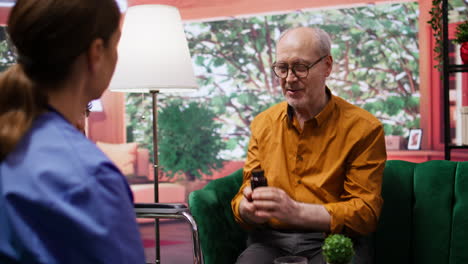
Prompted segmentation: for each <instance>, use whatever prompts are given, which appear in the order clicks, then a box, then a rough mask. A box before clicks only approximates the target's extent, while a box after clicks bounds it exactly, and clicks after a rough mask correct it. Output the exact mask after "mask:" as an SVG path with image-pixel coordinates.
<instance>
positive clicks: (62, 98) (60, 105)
mask: <svg viewBox="0 0 468 264" xmlns="http://www.w3.org/2000/svg"><path fill="white" fill-rule="evenodd" d="M89 101H90V100H89V99H88V98H84V95H83V93H82V91H81V89H79V88H77V86H76V85H73V86H65V87H61V88H60V90H59V91H56V92H52V93H49V94H48V103H49V105H50V106H52V107H53V108H54V109H55V110H56V111H58V112H59V113H60V114H62V115H63V117H64V118H65V119H66V120H67V121H68V122H70V123H71V124H75V123H76V120H78V119H79V118H81V116H82V115H83V111H84V109H86V106H87V104H88V102H89Z"/></svg>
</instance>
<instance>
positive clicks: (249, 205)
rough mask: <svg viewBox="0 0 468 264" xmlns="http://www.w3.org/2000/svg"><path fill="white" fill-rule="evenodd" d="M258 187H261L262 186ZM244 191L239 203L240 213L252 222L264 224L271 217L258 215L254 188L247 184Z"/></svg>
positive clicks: (243, 217) (247, 220)
mask: <svg viewBox="0 0 468 264" xmlns="http://www.w3.org/2000/svg"><path fill="white" fill-rule="evenodd" d="M258 189H260V187H259V188H258ZM256 190H257V189H256ZM242 192H243V194H244V198H242V200H241V202H240V204H239V213H240V215H241V217H242V219H244V220H245V221H246V222H247V223H250V224H263V223H265V222H267V221H268V219H269V218H268V217H258V216H256V208H255V205H254V203H253V200H252V193H253V192H252V188H251V187H250V186H247V187H245V188H244V190H243V191H242Z"/></svg>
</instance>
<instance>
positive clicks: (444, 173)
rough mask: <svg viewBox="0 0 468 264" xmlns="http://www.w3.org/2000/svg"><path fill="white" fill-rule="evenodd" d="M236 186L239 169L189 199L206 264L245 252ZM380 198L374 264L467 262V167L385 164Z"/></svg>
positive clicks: (465, 164) (462, 164) (466, 164)
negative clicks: (236, 218)
mask: <svg viewBox="0 0 468 264" xmlns="http://www.w3.org/2000/svg"><path fill="white" fill-rule="evenodd" d="M241 184H242V170H239V171H236V172H235V173H233V174H231V175H229V176H227V177H224V178H221V179H218V180H215V181H212V182H210V183H209V184H208V185H207V186H206V187H205V188H203V189H202V190H198V191H195V192H192V193H191V194H190V198H189V205H190V209H191V211H192V214H193V216H194V218H195V220H196V221H197V223H198V226H199V232H200V241H201V244H202V250H203V254H204V257H205V263H206V264H212V263H234V262H235V259H236V257H237V256H238V255H239V254H240V252H241V251H242V250H243V249H244V248H245V241H246V232H245V231H244V230H242V229H241V228H240V227H239V226H238V225H237V224H236V223H235V221H234V218H233V215H232V211H231V206H230V203H231V199H232V198H233V197H234V195H235V194H236V193H237V190H238V189H239V187H240V185H241ZM382 196H383V198H384V206H383V208H382V213H381V216H380V219H379V224H378V227H377V231H376V232H375V233H374V234H372V235H371V240H372V241H373V246H372V248H373V249H374V256H375V261H374V263H377V264H387V263H388V264H390V263H392V264H395V263H398V264H417V263H421V264H423V263H424V264H428V263H437V264H442V263H443V264H467V263H468V246H467V245H468V162H452V161H428V162H424V163H419V164H417V163H410V162H406V161H398V160H391V161H387V164H386V167H385V171H384V177H383V185H382ZM356 264H358V263H356ZM359 264H361V263H359Z"/></svg>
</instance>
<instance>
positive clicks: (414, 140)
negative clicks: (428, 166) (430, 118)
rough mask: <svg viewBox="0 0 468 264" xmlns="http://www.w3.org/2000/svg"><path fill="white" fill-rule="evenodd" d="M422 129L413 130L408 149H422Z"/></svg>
mask: <svg viewBox="0 0 468 264" xmlns="http://www.w3.org/2000/svg"><path fill="white" fill-rule="evenodd" d="M421 139H422V129H420V128H418V129H411V130H410V133H409V137H408V149H410V150H418V149H421Z"/></svg>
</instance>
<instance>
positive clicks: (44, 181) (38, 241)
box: [0, 111, 145, 264]
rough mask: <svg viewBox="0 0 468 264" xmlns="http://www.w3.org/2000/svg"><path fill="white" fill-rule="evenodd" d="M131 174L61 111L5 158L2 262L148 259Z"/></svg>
mask: <svg viewBox="0 0 468 264" xmlns="http://www.w3.org/2000/svg"><path fill="white" fill-rule="evenodd" d="M132 200H133V197H132V193H131V191H130V188H129V186H128V183H127V181H126V180H125V178H124V176H123V175H122V174H121V173H120V171H119V170H118V169H117V168H116V166H115V165H114V164H113V163H112V162H111V161H110V160H109V159H108V158H107V157H106V156H105V155H104V154H103V153H102V152H101V151H100V150H99V149H98V148H97V147H96V146H95V144H94V143H92V142H91V141H89V140H88V139H87V138H86V137H85V136H84V135H83V134H82V133H80V132H79V131H78V130H77V129H75V127H73V126H72V125H71V124H70V123H69V122H67V121H66V120H65V119H64V118H63V117H62V116H61V115H60V114H58V113H57V112H55V111H51V112H47V113H44V114H42V115H40V116H39V117H38V118H37V119H36V120H35V121H34V123H33V125H32V128H31V129H30V130H29V132H28V133H27V134H25V136H24V137H23V138H22V140H21V141H20V143H19V144H18V145H17V146H16V149H15V150H14V151H13V152H11V153H10V154H9V155H8V156H7V158H6V159H5V160H3V161H1V163H0V263H2V264H3V263H47V264H54V263H67V264H69V263H80V264H84V263H93V264H96V263H113V264H116V263H131V264H134V263H145V257H144V251H143V245H142V241H141V238H140V233H139V230H138V226H137V223H136V219H135V213H134V210H133V202H132Z"/></svg>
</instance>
